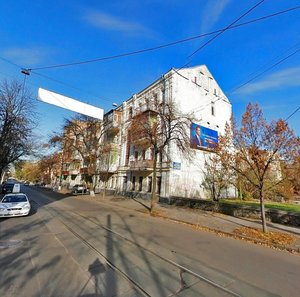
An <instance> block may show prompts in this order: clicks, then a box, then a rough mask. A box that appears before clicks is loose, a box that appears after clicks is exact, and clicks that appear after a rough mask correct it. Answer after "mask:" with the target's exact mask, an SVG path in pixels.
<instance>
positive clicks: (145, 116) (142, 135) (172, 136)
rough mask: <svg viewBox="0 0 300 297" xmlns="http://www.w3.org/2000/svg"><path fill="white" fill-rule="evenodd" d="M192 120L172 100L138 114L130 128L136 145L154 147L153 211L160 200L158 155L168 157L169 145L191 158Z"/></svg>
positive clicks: (133, 142)
mask: <svg viewBox="0 0 300 297" xmlns="http://www.w3.org/2000/svg"><path fill="white" fill-rule="evenodd" d="M192 121H193V116H192V115H191V114H182V113H180V112H179V111H178V110H177V108H176V106H175V105H174V104H173V103H161V104H158V105H157V106H156V107H155V108H153V109H148V110H147V111H145V112H141V113H139V114H137V115H135V116H134V117H133V119H132V122H131V126H130V129H129V141H130V143H132V144H134V145H135V146H136V147H140V148H143V149H147V148H151V150H152V152H153V176H152V187H151V190H152V192H151V206H150V212H152V211H153V209H154V207H155V205H156V204H157V202H158V197H157V195H156V179H157V161H158V155H165V156H166V157H167V158H169V155H168V149H169V146H170V145H174V146H175V147H177V149H178V151H179V152H180V153H181V154H183V155H184V156H185V157H186V158H190V157H191V150H190V149H189V147H190V126H191V123H192Z"/></svg>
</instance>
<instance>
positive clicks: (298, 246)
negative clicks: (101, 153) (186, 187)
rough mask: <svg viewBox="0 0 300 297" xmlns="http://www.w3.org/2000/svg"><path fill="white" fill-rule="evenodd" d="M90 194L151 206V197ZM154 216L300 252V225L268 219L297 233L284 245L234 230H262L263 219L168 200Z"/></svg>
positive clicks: (142, 208)
mask: <svg viewBox="0 0 300 297" xmlns="http://www.w3.org/2000/svg"><path fill="white" fill-rule="evenodd" d="M91 198H92V199H96V200H97V201H99V202H100V201H102V202H104V203H112V204H114V205H115V206H119V207H121V208H128V209H132V210H135V211H141V212H143V213H145V212H147V209H146V207H145V206H147V207H149V206H150V201H147V200H143V199H132V198H128V197H122V196H116V197H113V196H106V198H103V197H102V195H100V194H96V195H95V197H91ZM155 216H157V217H162V218H165V219H169V220H172V221H176V222H179V223H185V224H188V225H190V226H191V227H193V228H196V229H201V230H205V231H208V232H214V233H217V234H219V235H224V236H230V237H235V238H239V239H243V240H248V241H251V242H255V243H258V244H263V245H267V246H271V247H274V248H278V249H283V250H288V251H291V252H295V253H300V228H296V227H289V226H285V225H280V224H275V223H271V222H268V223H267V226H268V231H272V232H280V233H286V234H289V235H292V236H294V237H295V241H294V242H293V243H291V244H284V245H282V244H270V243H266V242H263V241H261V240H258V239H257V238H253V237H251V238H247V237H246V236H242V235H236V234H234V230H236V229H238V228H241V227H251V228H257V229H259V230H261V228H262V227H261V222H260V221H258V220H252V219H248V218H236V217H231V216H227V215H223V214H219V213H212V212H206V211H202V210H199V209H191V208H185V207H176V206H170V205H166V204H158V205H157V208H156V210H155Z"/></svg>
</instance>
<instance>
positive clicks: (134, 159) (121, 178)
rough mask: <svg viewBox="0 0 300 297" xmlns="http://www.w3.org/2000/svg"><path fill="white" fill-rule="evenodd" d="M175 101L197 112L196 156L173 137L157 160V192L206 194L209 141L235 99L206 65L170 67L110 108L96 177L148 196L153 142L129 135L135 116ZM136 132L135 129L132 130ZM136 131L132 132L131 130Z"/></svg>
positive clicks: (193, 139) (221, 129)
mask: <svg viewBox="0 0 300 297" xmlns="http://www.w3.org/2000/svg"><path fill="white" fill-rule="evenodd" d="M169 103H172V104H174V105H176V108H177V109H178V110H180V111H181V112H182V113H185V114H193V115H194V118H195V119H196V120H194V122H193V123H192V124H191V126H190V127H189V130H190V131H189V133H190V145H189V148H188V149H190V150H192V151H193V153H194V154H193V155H194V160H193V161H190V160H188V159H186V158H185V157H184V156H183V155H181V154H180V152H179V150H178V149H177V147H176V145H174V144H173V143H172V142H171V143H169V144H168V146H167V148H166V149H165V150H164V151H163V152H161V153H160V154H159V156H158V161H157V168H158V170H157V178H156V185H157V187H156V188H157V192H158V194H159V195H160V196H161V197H171V196H181V197H193V198H200V197H201V198H204V197H206V196H207V193H205V191H204V188H203V187H202V181H203V178H204V171H205V168H204V166H205V160H206V159H207V157H208V156H209V155H210V154H212V150H211V146H214V145H215V144H216V143H217V142H218V135H219V134H222V133H223V132H224V130H225V123H226V122H229V121H230V118H231V113H232V110H231V104H230V102H229V100H228V98H227V97H226V96H225V94H224V93H223V92H222V90H221V88H220V87H219V85H218V84H217V82H216V81H215V79H214V78H213V76H212V75H211V73H210V72H209V70H208V69H207V67H206V66H205V65H202V66H195V67H189V68H183V69H177V70H176V69H171V70H169V71H168V72H167V73H165V74H164V75H162V76H161V78H160V79H158V80H156V81H155V82H153V83H152V84H150V85H149V86H147V87H146V88H145V89H143V90H142V91H140V92H138V93H136V94H134V95H133V96H132V97H131V98H129V99H128V100H126V101H124V102H123V104H122V105H120V106H119V107H117V108H116V109H114V110H111V111H110V112H108V113H106V114H105V116H104V121H103V135H102V137H101V143H102V151H101V154H100V155H99V159H98V160H97V166H96V172H95V174H96V175H97V177H98V178H97V181H99V185H100V187H101V188H103V187H104V186H105V187H106V186H107V187H108V188H109V189H112V190H114V191H116V192H118V193H122V194H127V195H128V194H130V195H137V196H138V195H141V196H150V193H151V192H152V187H153V183H152V182H153V165H154V164H153V157H154V153H153V148H151V147H150V146H149V147H139V146H136V145H135V143H134V142H133V141H132V137H129V136H130V135H129V134H130V133H129V131H130V127H131V123H132V121H133V119H134V118H135V117H136V116H137V115H139V114H141V113H146V112H154V113H155V112H156V110H157V107H158V106H163V105H164V104H169ZM131 133H132V132H131ZM133 134H134V132H133Z"/></svg>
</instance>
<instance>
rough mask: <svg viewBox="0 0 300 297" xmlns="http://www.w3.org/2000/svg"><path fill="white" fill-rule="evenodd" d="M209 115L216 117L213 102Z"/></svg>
mask: <svg viewBox="0 0 300 297" xmlns="http://www.w3.org/2000/svg"><path fill="white" fill-rule="evenodd" d="M211 115H212V116H215V115H216V109H215V102H214V101H212V102H211Z"/></svg>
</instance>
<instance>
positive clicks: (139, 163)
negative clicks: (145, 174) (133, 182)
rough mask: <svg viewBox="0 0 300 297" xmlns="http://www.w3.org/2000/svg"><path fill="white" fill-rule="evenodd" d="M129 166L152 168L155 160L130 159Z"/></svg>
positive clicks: (140, 168) (133, 167) (132, 167)
mask: <svg viewBox="0 0 300 297" xmlns="http://www.w3.org/2000/svg"><path fill="white" fill-rule="evenodd" d="M129 167H130V169H132V170H152V169H153V160H136V161H129Z"/></svg>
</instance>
